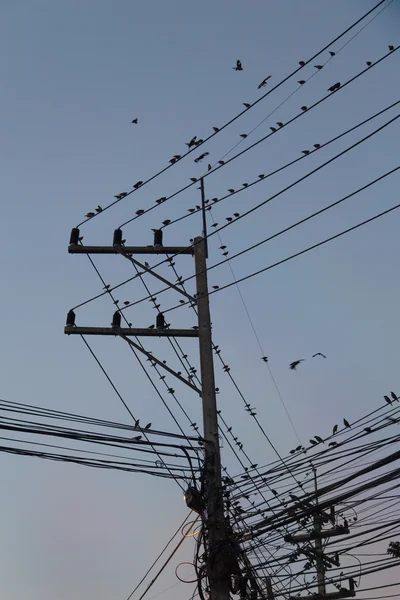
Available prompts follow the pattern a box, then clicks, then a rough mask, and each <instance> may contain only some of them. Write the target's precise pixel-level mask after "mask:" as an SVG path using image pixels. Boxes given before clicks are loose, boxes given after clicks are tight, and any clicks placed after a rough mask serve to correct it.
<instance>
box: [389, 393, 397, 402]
mask: <svg viewBox="0 0 400 600" xmlns="http://www.w3.org/2000/svg"><path fill="white" fill-rule="evenodd" d="M390 395H391V396H392V398H393V400H397V402H398V401H399V397H398V396H397V395H396V394H395V393H394V392H390Z"/></svg>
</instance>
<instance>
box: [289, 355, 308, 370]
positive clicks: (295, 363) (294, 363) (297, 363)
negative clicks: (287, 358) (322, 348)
mask: <svg viewBox="0 0 400 600" xmlns="http://www.w3.org/2000/svg"><path fill="white" fill-rule="evenodd" d="M303 361H304V358H300V359H299V360H294V361H293V362H291V363H290V365H289V369H291V370H292V371H295V370H296V367H298V366H299V364H300V363H301V362H303Z"/></svg>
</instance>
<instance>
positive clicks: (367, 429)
mask: <svg viewBox="0 0 400 600" xmlns="http://www.w3.org/2000/svg"><path fill="white" fill-rule="evenodd" d="M364 431H366V432H367V433H372V429H371V427H365V428H364Z"/></svg>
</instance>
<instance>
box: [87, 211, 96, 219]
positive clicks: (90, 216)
mask: <svg viewBox="0 0 400 600" xmlns="http://www.w3.org/2000/svg"><path fill="white" fill-rule="evenodd" d="M94 215H95V213H94V212H88V213H86V215H85V217H86V218H87V219H91V218H92V217H94Z"/></svg>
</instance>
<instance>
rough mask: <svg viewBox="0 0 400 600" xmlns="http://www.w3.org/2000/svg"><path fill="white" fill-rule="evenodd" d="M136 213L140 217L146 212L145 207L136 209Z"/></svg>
mask: <svg viewBox="0 0 400 600" xmlns="http://www.w3.org/2000/svg"><path fill="white" fill-rule="evenodd" d="M136 214H137V215H138V217H140V215H143V214H144V210H143V208H139V210H137V211H136Z"/></svg>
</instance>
